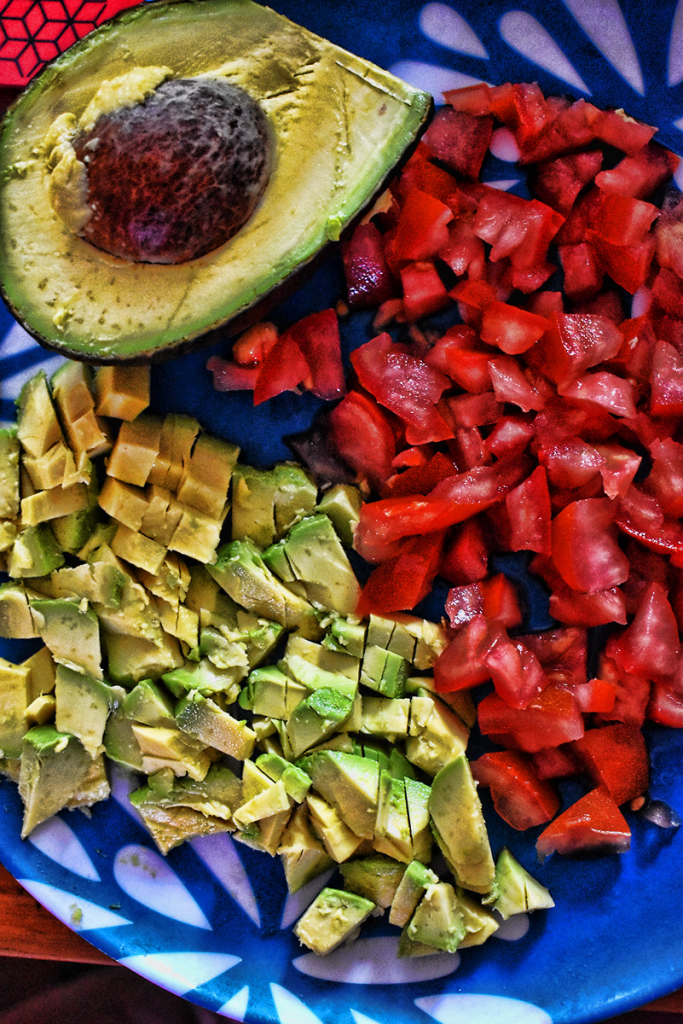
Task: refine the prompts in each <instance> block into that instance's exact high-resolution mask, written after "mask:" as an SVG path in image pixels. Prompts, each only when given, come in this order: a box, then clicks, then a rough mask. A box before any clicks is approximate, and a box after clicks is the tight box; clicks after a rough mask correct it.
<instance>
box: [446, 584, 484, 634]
mask: <svg viewBox="0 0 683 1024" xmlns="http://www.w3.org/2000/svg"><path fill="white" fill-rule="evenodd" d="M445 610H446V615H447V616H448V621H449V623H450V626H451V629H459V628H460V627H461V626H464V625H465V623H466V622H470V621H471V620H472V619H473V618H474V617H475V615H483V614H484V591H483V589H482V586H481V584H480V583H467V584H465V585H463V586H460V587H452V588H451V589H450V590H449V591H448V597H447V598H446V607H445Z"/></svg>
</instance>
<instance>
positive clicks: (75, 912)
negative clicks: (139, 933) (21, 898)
mask: <svg viewBox="0 0 683 1024" xmlns="http://www.w3.org/2000/svg"><path fill="white" fill-rule="evenodd" d="M17 881H18V882H19V884H20V885H23V887H24V889H27V890H28V891H29V892H30V893H31V895H32V896H33V897H34V898H35V899H37V900H38V902H39V903H42V904H43V906H44V907H47V909H48V910H49V911H50V913H51V914H54V916H55V917H57V918H59V920H60V921H62V922H63V923H64V924H66V925H68V926H69V928H73V929H74V930H76V931H79V932H85V931H90V930H91V929H92V928H118V927H120V926H121V925H126V924H132V923H133V922H132V921H129V920H128V919H127V918H125V917H121V915H120V914H115V913H114V912H113V911H111V910H109V909H108V908H107V907H101V906H99V904H97V903H92V902H91V901H90V900H84V899H83V897H82V896H75V895H74V894H73V893H72V892H65V890H64V889H58V888H57V887H56V886H54V885H48V884H47V883H46V882H36V881H34V880H33V879H32V878H18V879H17Z"/></svg>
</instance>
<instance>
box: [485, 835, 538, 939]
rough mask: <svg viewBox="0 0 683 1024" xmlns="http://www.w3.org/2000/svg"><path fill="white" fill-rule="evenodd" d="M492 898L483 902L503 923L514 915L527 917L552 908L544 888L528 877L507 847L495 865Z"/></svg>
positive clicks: (530, 876)
mask: <svg viewBox="0 0 683 1024" xmlns="http://www.w3.org/2000/svg"><path fill="white" fill-rule="evenodd" d="M491 895H492V896H494V897H495V900H492V899H491V897H488V898H487V899H486V900H485V901H484V902H485V903H491V902H492V903H493V909H494V910H496V911H497V912H498V913H499V914H500V916H501V917H502V918H503V920H504V921H505V920H506V919H507V918H508V917H511V916H512V915H513V914H526V913H530V912H531V911H532V910H546V909H548V908H549V907H554V906H555V903H554V901H553V898H552V896H551V895H550V893H549V892H548V890H547V889H546V887H545V886H544V885H541V883H540V882H538V881H536V879H535V878H534V877H533V876H532V875H530V874H529V872H528V871H527V870H526V868H524V867H522V865H521V864H520V863H519V861H518V860H517V859H516V858H515V857H513V855H512V854H511V853H510V851H509V850H508V848H507V847H503V849H502V850H501V851H500V853H499V855H498V860H497V861H496V878H495V883H494V886H493V891H492V894H491Z"/></svg>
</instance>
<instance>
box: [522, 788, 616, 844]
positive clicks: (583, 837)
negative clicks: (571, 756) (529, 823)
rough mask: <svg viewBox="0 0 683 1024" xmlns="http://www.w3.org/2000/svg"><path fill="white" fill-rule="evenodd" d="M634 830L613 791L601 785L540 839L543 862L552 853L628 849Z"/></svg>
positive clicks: (577, 802)
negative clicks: (630, 826)
mask: <svg viewBox="0 0 683 1024" xmlns="http://www.w3.org/2000/svg"><path fill="white" fill-rule="evenodd" d="M630 846H631V830H630V828H629V826H628V822H627V821H626V819H625V818H624V816H623V814H622V813H621V811H620V810H619V808H618V807H617V805H616V803H615V802H614V800H613V798H612V796H611V795H610V793H609V791H608V790H607V789H606V788H604V787H602V786H598V787H597V788H596V789H592V790H591V791H590V793H586V795H585V796H583V797H581V799H580V800H577V801H576V803H574V804H572V805H571V807H568V808H567V810H566V811H563V812H562V814H560V815H559V817H557V818H555V820H554V821H553V822H551V823H550V825H548V827H547V828H546V829H544V830H543V832H541V834H540V836H539V837H538V839H537V841H536V852H537V854H538V858H539V860H540V861H541V862H543V861H544V860H545V859H546V857H549V856H550V854H551V853H561V854H564V855H565V856H567V855H572V854H585V853H593V852H609V853H624V852H625V851H626V850H628V849H629V848H630Z"/></svg>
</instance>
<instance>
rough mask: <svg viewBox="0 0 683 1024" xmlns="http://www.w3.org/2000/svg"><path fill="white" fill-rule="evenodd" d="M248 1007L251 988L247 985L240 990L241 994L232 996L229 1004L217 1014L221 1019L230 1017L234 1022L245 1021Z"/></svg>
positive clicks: (222, 1007)
mask: <svg viewBox="0 0 683 1024" xmlns="http://www.w3.org/2000/svg"><path fill="white" fill-rule="evenodd" d="M248 1006H249V986H248V985H245V986H244V987H243V988H241V989H240V990H239V992H235V995H234V996H231V998H230V999H228V1001H227V1003H223V1005H222V1006H221V1007H220V1009H219V1010H217V1011H216V1012H217V1013H219V1014H220V1015H221V1017H230V1018H231V1019H232V1020H244V1017H245V1015H246V1012H247V1007H248Z"/></svg>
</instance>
